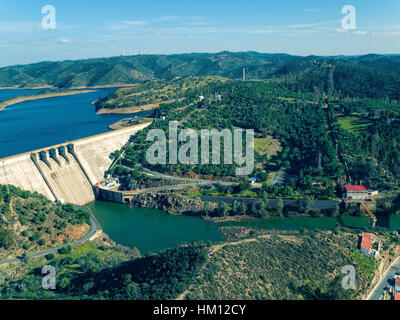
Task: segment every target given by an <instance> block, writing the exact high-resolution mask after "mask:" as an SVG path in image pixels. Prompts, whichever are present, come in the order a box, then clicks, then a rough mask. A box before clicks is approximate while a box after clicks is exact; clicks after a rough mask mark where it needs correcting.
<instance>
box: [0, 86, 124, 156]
mask: <svg viewBox="0 0 400 320" xmlns="http://www.w3.org/2000/svg"><path fill="white" fill-rule="evenodd" d="M112 90H115V89H110V88H107V89H96V90H95V92H91V93H85V94H78V95H72V96H65V97H55V98H49V99H40V100H34V101H26V102H22V103H19V104H16V105H13V106H9V107H8V108H6V110H4V111H0V159H1V158H5V157H8V156H13V155H16V154H20V153H24V152H29V151H32V150H36V149H40V148H43V147H47V146H51V145H55V144H59V143H63V142H66V141H72V140H77V139H80V138H84V137H88V136H92V135H96V134H99V133H104V132H107V131H108V130H109V129H108V126H109V125H110V124H113V123H114V122H117V121H119V120H121V119H124V118H127V117H129V115H126V114H125V115H118V114H107V115H96V113H95V107H94V105H92V102H93V101H95V100H97V99H98V98H99V97H105V96H106V95H107V94H108V93H109V92H111V91H112ZM39 91H41V90H26V89H21V90H20V89H16V90H0V100H5V99H8V98H11V97H15V96H18V95H28V94H36V93H38V92H39Z"/></svg>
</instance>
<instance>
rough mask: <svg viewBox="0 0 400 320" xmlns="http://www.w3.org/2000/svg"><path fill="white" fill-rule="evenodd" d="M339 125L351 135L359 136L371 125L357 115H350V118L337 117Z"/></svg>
mask: <svg viewBox="0 0 400 320" xmlns="http://www.w3.org/2000/svg"><path fill="white" fill-rule="evenodd" d="M338 123H339V125H340V126H341V127H342V128H343V129H344V130H347V131H350V132H351V133H353V134H356V135H358V134H361V133H362V132H363V131H365V130H366V129H367V128H368V126H370V125H371V123H370V121H369V120H368V119H366V118H364V117H363V116H361V115H359V114H352V115H351V116H350V117H346V116H343V115H341V116H338Z"/></svg>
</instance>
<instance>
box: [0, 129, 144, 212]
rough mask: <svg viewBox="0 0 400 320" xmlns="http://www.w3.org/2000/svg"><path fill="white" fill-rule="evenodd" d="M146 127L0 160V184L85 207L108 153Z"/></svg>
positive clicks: (106, 165) (105, 166)
mask: <svg viewBox="0 0 400 320" xmlns="http://www.w3.org/2000/svg"><path fill="white" fill-rule="evenodd" d="M150 124H151V123H150V122H147V123H144V124H141V125H137V126H132V127H128V128H124V129H120V130H116V131H112V132H107V133H104V134H100V135H96V136H92V137H88V138H84V139H80V140H76V141H71V142H68V143H64V144H59V145H55V146H50V147H47V148H44V149H40V150H35V151H32V152H28V153H25V154H21V155H16V156H13V157H9V158H5V159H0V184H9V185H14V186H16V187H19V188H21V189H23V190H28V191H31V192H38V193H41V194H43V195H45V196H46V197H47V198H48V199H50V200H52V201H57V200H63V201H65V202H68V203H73V204H77V205H84V204H87V203H89V202H91V201H93V200H94V199H95V191H94V190H95V189H94V185H95V184H96V183H97V182H99V181H101V180H102V179H103V178H104V172H105V171H107V170H108V168H109V167H110V165H111V164H112V162H113V160H112V159H111V157H110V156H111V153H113V152H114V151H116V150H119V149H121V148H122V147H123V146H124V145H125V144H126V143H127V142H128V141H129V138H130V137H131V136H132V135H134V134H135V133H136V132H138V131H140V130H142V129H144V128H145V127H147V126H149V125H150Z"/></svg>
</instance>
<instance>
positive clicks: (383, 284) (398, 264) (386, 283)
mask: <svg viewBox="0 0 400 320" xmlns="http://www.w3.org/2000/svg"><path fill="white" fill-rule="evenodd" d="M398 272H400V259H399V258H398V259H397V260H396V261H395V263H394V264H393V265H392V266H391V267H390V268H389V270H388V271H387V273H386V274H385V276H384V278H383V279H382V280H381V281H380V282H379V283H378V285H377V286H375V288H374V290H373V292H372V293H371V294H370V295H369V296H368V298H367V300H379V298H380V297H382V295H383V293H384V292H385V288H387V287H391V286H393V279H394V276H395V275H396V273H398Z"/></svg>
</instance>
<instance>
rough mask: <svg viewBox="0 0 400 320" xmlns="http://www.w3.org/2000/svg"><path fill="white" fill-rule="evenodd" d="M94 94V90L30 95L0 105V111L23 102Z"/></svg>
mask: <svg viewBox="0 0 400 320" xmlns="http://www.w3.org/2000/svg"><path fill="white" fill-rule="evenodd" d="M92 92H95V91H94V90H79V91H78V90H76V91H67V92H54V93H45V94H37V95H30V96H20V97H16V98H12V99H9V100H6V101H3V102H1V103H0V111H3V110H5V109H6V108H7V107H9V106H12V105H15V104H18V103H22V102H25V101H33V100H40V99H48V98H56V97H65V96H72V95H76V94H84V93H92Z"/></svg>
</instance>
